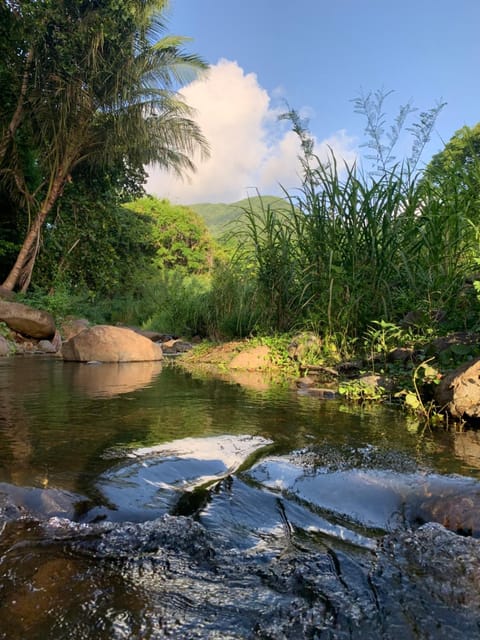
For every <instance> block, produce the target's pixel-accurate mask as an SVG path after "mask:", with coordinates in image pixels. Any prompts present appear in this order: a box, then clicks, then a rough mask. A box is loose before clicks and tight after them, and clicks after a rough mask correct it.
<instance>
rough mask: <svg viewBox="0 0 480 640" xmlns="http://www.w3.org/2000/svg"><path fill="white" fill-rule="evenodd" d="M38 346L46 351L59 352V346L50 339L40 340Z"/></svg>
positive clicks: (40, 349)
mask: <svg viewBox="0 0 480 640" xmlns="http://www.w3.org/2000/svg"><path fill="white" fill-rule="evenodd" d="M37 348H38V350H39V351H43V352H44V353H57V351H58V348H57V347H55V346H54V344H53V343H52V342H50V340H39V342H38V345H37Z"/></svg>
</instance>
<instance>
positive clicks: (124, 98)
mask: <svg viewBox="0 0 480 640" xmlns="http://www.w3.org/2000/svg"><path fill="white" fill-rule="evenodd" d="M24 4H25V5H28V9H29V11H32V12H36V11H37V12H38V11H41V12H43V13H42V15H41V16H39V19H38V24H39V25H42V27H43V31H42V32H41V33H40V34H38V33H36V34H35V37H34V38H33V41H32V43H31V50H32V51H33V54H32V56H31V59H32V62H30V58H27V57H26V58H25V65H27V64H31V69H29V70H28V85H27V87H25V84H24V83H23V84H22V83H19V85H20V86H21V87H23V90H24V96H25V98H24V100H23V106H22V120H21V122H18V123H17V125H16V126H17V128H18V127H20V128H21V127H22V126H25V127H27V126H28V127H29V129H30V131H31V135H32V145H33V147H34V149H35V153H36V162H37V165H38V167H39V168H40V169H41V175H42V176H43V180H42V183H41V184H40V185H39V186H38V187H37V188H36V189H35V190H33V191H32V190H31V189H29V186H28V185H27V182H26V180H25V179H24V177H23V174H22V172H21V168H20V169H19V168H15V169H14V173H15V181H14V184H15V185H16V187H17V189H18V192H19V193H23V194H24V196H26V197H25V200H26V201H28V203H29V212H30V216H31V224H30V225H29V228H28V231H27V233H26V236H25V239H24V241H23V244H22V246H21V248H20V251H19V253H18V256H17V259H16V261H15V264H14V265H13V267H12V269H11V271H10V273H9V274H8V276H7V278H6V280H5V281H4V283H3V287H5V288H6V289H9V290H13V289H14V288H15V287H18V288H20V289H21V290H22V291H25V290H26V289H27V288H28V286H29V284H30V280H31V277H32V271H33V267H34V264H35V259H36V256H37V253H38V248H39V243H40V234H41V230H42V228H43V226H44V224H45V221H46V219H47V217H48V214H49V213H50V211H51V210H52V207H53V206H54V205H55V203H56V202H57V201H58V199H59V198H60V196H61V194H62V191H63V189H64V187H65V184H66V183H67V182H68V181H69V180H71V175H72V171H73V170H74V169H75V168H76V167H77V166H78V165H79V164H80V163H82V162H85V161H87V160H88V162H89V163H90V164H92V163H95V162H98V163H101V164H103V165H105V166H107V167H108V166H109V165H115V164H116V165H117V166H118V162H119V159H121V160H122V161H123V162H125V163H126V164H128V165H130V166H143V165H145V164H151V163H156V164H159V165H160V166H162V167H164V168H165V169H170V170H173V171H175V172H177V173H181V172H182V171H183V170H184V169H187V168H188V169H193V168H194V167H193V163H192V156H193V154H194V152H195V151H196V150H200V151H201V152H202V153H207V143H206V141H205V139H204V137H203V135H202V133H201V131H200V129H199V127H198V126H197V124H196V123H195V122H194V120H193V119H192V115H193V114H192V111H191V109H190V108H189V107H188V106H187V105H186V104H185V102H183V100H182V99H181V97H180V96H179V94H178V93H177V89H178V87H179V86H181V85H182V83H184V82H185V81H186V79H189V78H191V77H192V76H193V74H195V73H198V72H199V71H200V70H203V69H205V68H206V65H205V64H204V63H203V62H202V60H201V59H200V58H198V57H197V56H194V55H188V54H186V53H184V52H183V51H182V48H181V47H182V45H183V44H184V42H185V39H184V38H182V37H178V36H164V37H163V38H160V39H158V40H157V41H155V42H153V43H152V41H151V36H152V33H158V32H159V31H164V30H165V27H164V24H163V23H162V22H161V20H160V18H161V15H162V11H163V10H164V9H165V7H166V4H167V3H166V2H165V0H121V1H120V2H119V0H115V1H113V0H111V1H109V0H107V1H105V2H102V3H91V2H68V0H63V1H62V0H52V2H50V3H42V5H41V6H40V3H36V2H33V0H32V1H31V2H25V3H24ZM44 12H47V15H45V13H44ZM24 71H25V70H24ZM23 77H25V73H24V75H23ZM13 115H14V114H13ZM11 140H12V141H13V140H14V136H12V137H11ZM9 157H10V159H11V160H12V163H13V159H14V158H15V157H18V156H16V154H15V153H14V152H12V153H11V154H10V156H9ZM12 166H13V164H12ZM11 173H12V172H11V171H10V172H8V171H5V172H4V175H11Z"/></svg>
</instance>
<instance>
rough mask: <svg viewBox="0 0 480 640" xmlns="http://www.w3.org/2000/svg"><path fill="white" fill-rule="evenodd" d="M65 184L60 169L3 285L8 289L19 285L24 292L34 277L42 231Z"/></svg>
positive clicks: (10, 289)
mask: <svg viewBox="0 0 480 640" xmlns="http://www.w3.org/2000/svg"><path fill="white" fill-rule="evenodd" d="M64 184H65V177H64V172H63V171H58V172H57V176H56V178H55V180H54V182H53V184H52V188H51V189H50V190H49V192H48V194H47V196H46V198H45V200H44V201H43V202H42V205H41V207H40V209H39V211H38V213H37V216H36V218H35V219H34V221H33V223H32V225H31V227H30V229H29V231H28V233H27V235H26V236H25V240H24V241H23V244H22V247H21V249H20V251H19V253H18V256H17V259H16V260H15V264H14V265H13V267H12V269H11V271H10V273H9V274H8V276H7V278H6V280H5V282H4V283H3V284H2V287H4V288H5V289H7V290H8V291H13V289H14V288H15V287H16V286H17V285H19V286H20V287H21V290H22V292H25V291H26V290H27V289H28V286H29V284H30V280H31V278H32V272H33V267H34V266H35V260H36V258H37V253H38V247H39V243H40V232H41V230H42V227H43V225H44V223H45V220H46V218H47V216H48V214H49V213H50V211H51V210H52V207H53V205H54V204H55V202H56V201H57V199H58V196H59V195H60V194H61V192H62V189H63V187H64Z"/></svg>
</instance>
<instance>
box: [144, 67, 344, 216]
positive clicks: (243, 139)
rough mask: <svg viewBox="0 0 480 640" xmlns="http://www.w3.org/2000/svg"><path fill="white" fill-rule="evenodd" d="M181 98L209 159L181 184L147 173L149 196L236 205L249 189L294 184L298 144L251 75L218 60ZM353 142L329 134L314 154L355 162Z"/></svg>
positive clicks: (267, 191) (274, 190) (275, 189)
mask: <svg viewBox="0 0 480 640" xmlns="http://www.w3.org/2000/svg"><path fill="white" fill-rule="evenodd" d="M182 95H183V97H184V99H185V101H186V102H187V104H189V105H190V106H191V107H193V108H194V109H195V111H196V114H195V119H196V121H197V122H198V124H199V126H200V128H201V130H202V132H203V134H204V135H205V137H206V138H207V140H208V142H209V144H210V154H211V155H210V158H209V159H207V160H204V161H201V160H196V164H197V172H196V173H194V174H192V175H190V176H187V177H185V178H184V179H183V180H182V179H179V178H177V177H176V176H174V175H173V174H170V173H166V172H165V171H160V170H159V169H156V168H151V167H150V168H149V179H148V182H147V185H146V190H147V192H148V193H151V194H153V195H157V196H159V197H163V198H168V199H169V200H171V201H172V202H179V203H182V204H189V203H195V202H235V201H236V200H241V199H242V198H245V197H246V196H247V195H248V194H249V193H250V194H251V192H252V189H253V190H254V189H258V191H259V192H260V193H261V194H263V195H275V194H280V193H281V188H280V186H279V185H282V186H284V187H285V188H287V189H290V188H294V187H296V186H298V185H299V183H300V180H299V174H300V165H299V161H298V153H299V150H300V148H299V141H298V138H297V136H296V135H295V134H294V133H293V132H292V131H291V130H289V129H288V124H287V123H281V122H279V121H278V114H279V110H278V109H275V108H273V107H272V105H271V101H270V97H269V95H268V93H267V91H265V89H263V88H262V87H261V86H260V85H259V84H258V80H257V76H256V75H255V74H254V73H248V74H245V73H244V71H243V69H241V68H240V67H239V66H238V64H237V63H236V62H231V61H228V60H220V61H219V62H218V63H217V64H216V65H213V66H212V67H211V68H210V70H209V72H208V74H207V75H206V76H204V77H201V78H199V79H197V80H195V81H194V82H192V83H191V84H189V85H188V86H186V87H185V88H184V89H183V91H182ZM353 143H354V141H353V139H352V138H350V137H349V136H347V134H346V132H345V131H339V132H336V133H335V134H333V135H332V136H331V137H329V138H328V140H324V141H323V142H321V143H318V142H317V141H316V144H315V150H316V152H317V153H318V155H319V156H320V157H326V154H327V145H329V146H330V147H331V148H332V150H333V151H334V152H335V154H336V155H337V157H339V158H344V159H345V160H346V161H348V162H351V161H353V160H354V159H355V151H354V149H353Z"/></svg>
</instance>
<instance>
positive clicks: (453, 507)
mask: <svg viewBox="0 0 480 640" xmlns="http://www.w3.org/2000/svg"><path fill="white" fill-rule="evenodd" d="M416 516H417V520H418V521H419V522H421V523H426V522H438V523H439V524H441V525H443V526H444V527H445V528H446V529H449V530H450V531H454V532H455V533H459V534H461V535H464V536H473V537H474V538H479V537H480V500H479V496H478V494H475V493H472V494H471V495H463V496H462V495H453V496H433V497H431V498H428V499H426V500H424V501H423V502H422V503H421V504H420V505H419V507H418V510H417V513H416Z"/></svg>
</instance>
